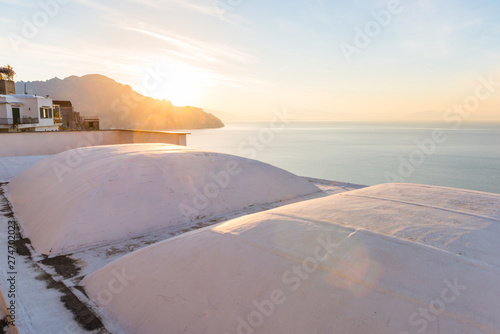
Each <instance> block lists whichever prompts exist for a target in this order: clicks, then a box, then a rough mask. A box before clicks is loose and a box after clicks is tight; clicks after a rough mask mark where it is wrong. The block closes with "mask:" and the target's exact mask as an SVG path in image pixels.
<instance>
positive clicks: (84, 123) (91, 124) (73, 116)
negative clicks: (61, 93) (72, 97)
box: [53, 100, 100, 131]
mask: <svg viewBox="0 0 500 334" xmlns="http://www.w3.org/2000/svg"><path fill="white" fill-rule="evenodd" d="M53 104H54V113H56V114H57V115H58V116H59V117H60V118H61V123H62V125H61V129H63V130H87V131H89V130H99V129H100V127H99V117H98V116H81V115H80V113H79V112H76V111H75V110H74V107H73V104H72V103H71V101H61V100H54V101H53Z"/></svg>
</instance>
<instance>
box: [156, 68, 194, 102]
mask: <svg viewBox="0 0 500 334" xmlns="http://www.w3.org/2000/svg"><path fill="white" fill-rule="evenodd" d="M165 72H166V73H168V75H167V76H166V77H165V79H164V80H162V81H161V82H160V84H159V87H158V89H156V90H155V92H154V97H156V98H158V99H166V100H170V101H172V103H173V104H174V105H176V106H186V105H196V103H197V100H198V98H199V95H200V90H201V89H200V82H201V81H202V79H203V77H202V74H201V73H199V72H198V71H197V70H196V69H194V68H191V67H187V66H183V65H176V66H169V68H168V70H167V71H165Z"/></svg>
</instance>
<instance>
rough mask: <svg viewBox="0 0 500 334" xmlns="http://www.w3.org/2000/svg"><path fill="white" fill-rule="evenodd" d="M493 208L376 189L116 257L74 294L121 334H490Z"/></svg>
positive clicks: (458, 196)
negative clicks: (82, 296)
mask: <svg viewBox="0 0 500 334" xmlns="http://www.w3.org/2000/svg"><path fill="white" fill-rule="evenodd" d="M499 240H500V195H495V194H487V193H480V192H473V191H465V190H458V189H449V188H440V187H431V186H420V185H402V184H400V185H381V186H375V187H369V188H365V189H361V190H355V191H351V192H348V193H341V194H338V195H332V196H328V197H324V198H319V199H314V200H310V201H305V202H299V203H296V204H292V205H289V206H285V207H281V208H277V209H274V210H271V211H267V212H261V213H257V214H254V215H249V216H244V217H241V218H237V219H234V220H231V221H229V222H226V223H222V224H220V225H216V226H213V227H207V228H204V229H202V230H198V231H195V232H190V233H186V234H183V235H181V236H179V237H176V238H173V239H170V240H166V241H164V242H160V243H157V244H155V245H152V246H149V247H146V248H143V249H141V250H139V251H136V252H134V253H131V254H129V255H126V256H124V257H122V258H120V259H118V260H115V261H113V262H111V263H110V264H108V265H107V266H106V267H104V268H102V269H100V270H98V271H96V272H94V273H93V274H90V275H89V276H87V277H86V278H85V279H84V281H83V284H84V286H85V289H86V292H87V293H88V294H89V296H90V298H91V300H93V301H94V302H95V303H96V305H97V307H98V309H99V311H100V314H101V315H102V317H103V319H105V321H107V322H109V323H113V324H115V325H116V326H119V327H120V328H121V331H122V332H126V333H206V334H216V333H217V334H221V333H222V334H223V333H227V334H229V333H247V334H249V333H268V334H276V333H288V334H304V333H325V334H326V333H336V334H365V333H380V334H382V333H383V334H387V333H394V334H408V333H423V332H425V333H429V334H437V333H499V329H500V313H499V312H498V310H499V308H498V305H499V304H498V296H499V295H500V259H499V257H498V254H500V243H499V242H498V241H499Z"/></svg>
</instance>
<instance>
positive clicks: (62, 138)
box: [0, 130, 187, 157]
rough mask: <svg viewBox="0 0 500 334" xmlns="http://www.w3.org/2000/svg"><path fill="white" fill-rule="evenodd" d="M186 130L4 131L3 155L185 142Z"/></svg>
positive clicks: (0, 151)
mask: <svg viewBox="0 0 500 334" xmlns="http://www.w3.org/2000/svg"><path fill="white" fill-rule="evenodd" d="M186 135H187V134H186V133H170V132H159V131H141V130H104V131H57V132H23V133H0V143H2V145H1V146H0V157H12V156H27V155H51V154H57V153H61V152H64V151H67V150H71V149H74V148H80V147H88V146H100V145H120V144H136V143H162V144H174V145H185V144H186Z"/></svg>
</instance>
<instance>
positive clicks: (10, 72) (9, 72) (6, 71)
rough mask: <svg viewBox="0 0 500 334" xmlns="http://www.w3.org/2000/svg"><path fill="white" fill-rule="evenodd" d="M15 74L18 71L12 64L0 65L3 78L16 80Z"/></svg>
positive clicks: (0, 77)
mask: <svg viewBox="0 0 500 334" xmlns="http://www.w3.org/2000/svg"><path fill="white" fill-rule="evenodd" d="M14 75H16V72H14V69H13V68H12V66H10V65H7V66H5V67H0V79H1V80H8V81H14Z"/></svg>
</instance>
